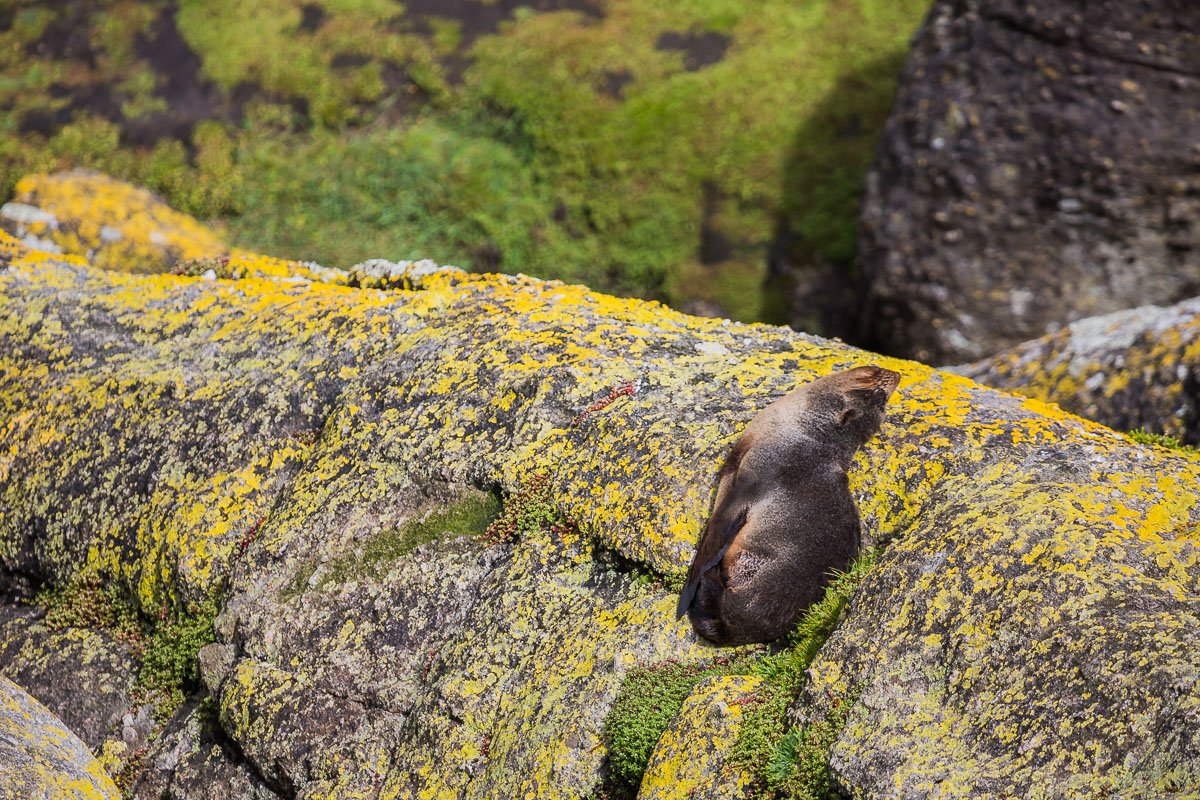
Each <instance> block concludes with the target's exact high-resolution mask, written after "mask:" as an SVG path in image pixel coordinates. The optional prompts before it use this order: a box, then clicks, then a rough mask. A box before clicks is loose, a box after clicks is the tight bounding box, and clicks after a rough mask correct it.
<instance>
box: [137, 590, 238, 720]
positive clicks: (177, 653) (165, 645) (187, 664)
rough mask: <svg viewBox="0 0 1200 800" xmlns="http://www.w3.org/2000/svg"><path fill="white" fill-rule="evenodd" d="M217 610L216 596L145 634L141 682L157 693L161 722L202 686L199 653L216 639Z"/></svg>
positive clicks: (156, 699) (156, 706) (156, 703)
mask: <svg viewBox="0 0 1200 800" xmlns="http://www.w3.org/2000/svg"><path fill="white" fill-rule="evenodd" d="M217 610H218V609H217V601H216V600H215V599H209V600H206V601H205V602H203V603H200V604H198V605H192V606H189V607H188V608H187V609H186V611H185V612H183V613H179V614H176V615H174V616H172V617H170V618H168V619H167V620H165V621H162V622H161V623H160V624H159V625H157V626H155V627H154V628H153V629H152V630H151V632H150V634H149V636H148V637H147V638H146V642H145V648H144V649H143V651H142V665H141V668H140V670H139V671H138V685H139V687H141V688H142V689H143V690H145V691H146V692H148V693H151V695H152V697H154V699H155V708H154V718H155V720H156V721H157V722H159V723H160V724H162V723H165V722H166V721H167V719H169V718H170V717H171V715H172V714H174V713H175V711H176V710H177V709H178V708H179V706H181V705H182V704H183V700H184V697H185V695H187V694H188V693H190V692H193V691H196V690H197V689H199V688H200V664H199V662H198V660H197V654H198V653H199V652H200V648H202V647H204V646H205V645H206V644H209V643H210V642H212V641H214V640H215V639H216V634H215V633H214V630H213V625H214V620H215V619H216V616H217Z"/></svg>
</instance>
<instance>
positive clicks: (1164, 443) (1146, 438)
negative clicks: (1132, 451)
mask: <svg viewBox="0 0 1200 800" xmlns="http://www.w3.org/2000/svg"><path fill="white" fill-rule="evenodd" d="M1125 435H1126V436H1128V437H1129V438H1130V439H1131V440H1132V441H1135V442H1137V443H1138V444H1148V445H1152V446H1155V447H1165V448H1167V449H1168V450H1179V451H1180V452H1183V453H1190V454H1192V455H1195V454H1196V453H1200V450H1197V449H1196V448H1195V447H1193V446H1192V445H1190V444H1184V443H1183V442H1181V441H1179V439H1177V438H1175V437H1174V436H1171V435H1169V434H1165V433H1150V432H1149V431H1147V430H1144V429H1143V428H1138V429H1136V430H1132V431H1130V432H1129V433H1127V434H1125Z"/></svg>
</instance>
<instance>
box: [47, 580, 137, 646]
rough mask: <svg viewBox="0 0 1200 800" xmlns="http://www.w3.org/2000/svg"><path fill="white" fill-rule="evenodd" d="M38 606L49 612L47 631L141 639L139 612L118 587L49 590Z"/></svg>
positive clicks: (89, 585)
mask: <svg viewBox="0 0 1200 800" xmlns="http://www.w3.org/2000/svg"><path fill="white" fill-rule="evenodd" d="M33 602H34V604H35V605H38V606H41V607H42V608H44V609H45V610H46V617H45V623H46V625H47V627H50V628H54V629H62V628H96V629H99V630H104V631H108V632H110V633H113V634H115V635H117V636H118V637H120V638H124V639H130V640H132V639H137V638H139V636H140V633H141V629H140V626H139V625H138V614H137V608H136V607H135V606H134V605H133V603H131V602H129V600H128V598H126V597H125V596H124V595H122V594H121V593H120V592H119V591H118V590H117V589H116V588H115V587H112V586H101V585H100V584H99V583H98V582H95V581H83V582H78V583H72V584H70V585H67V586H62V587H47V588H45V589H43V590H42V591H40V592H39V593H38V594H37V596H35V597H34V599H33Z"/></svg>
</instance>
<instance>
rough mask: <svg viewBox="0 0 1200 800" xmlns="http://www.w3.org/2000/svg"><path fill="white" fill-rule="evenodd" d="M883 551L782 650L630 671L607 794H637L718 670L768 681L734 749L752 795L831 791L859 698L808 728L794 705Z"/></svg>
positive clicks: (848, 577) (792, 798) (858, 565)
mask: <svg viewBox="0 0 1200 800" xmlns="http://www.w3.org/2000/svg"><path fill="white" fill-rule="evenodd" d="M877 556H878V550H876V549H871V550H866V551H864V552H863V553H862V555H861V556H860V557H859V558H858V559H857V560H856V561H855V562H854V563H853V564H852V565H851V566H850V568H849V569H848V570H847V571H846V572H845V573H844V574H840V575H838V576H837V577H836V578H835V580H834V581H833V582H832V583H831V584H830V585H829V587H828V588H827V589H826V591H825V595H824V597H823V598H822V599H821V600H820V601H819V602H818V603H816V604H814V605H813V606H811V607H810V608H809V609H808V610H807V611H805V613H804V615H803V616H802V617H801V619H800V621H799V623H797V625H796V628H795V630H794V631H793V632H792V633H791V635H790V636H789V637H788V645H787V647H786V648H784V649H783V650H782V651H780V652H777V653H774V654H771V655H766V656H762V657H758V656H755V655H753V654H751V655H738V656H735V657H728V656H725V657H721V658H718V659H715V660H713V661H712V662H707V663H691V664H681V663H679V662H675V661H666V662H662V663H660V664H653V665H648V666H640V667H636V668H634V669H632V670H630V671H629V673H628V674H627V675H626V677H625V680H624V681H623V683H622V684H621V689H620V691H619V692H618V694H617V698H616V700H615V701H614V702H613V707H612V709H611V711H610V712H609V716H608V719H607V720H606V721H605V724H604V732H603V736H604V740H605V743H606V744H607V745H608V748H609V755H608V765H609V770H610V776H611V777H610V782H609V785H607V786H606V787H605V788H604V794H605V795H606V796H607V797H610V798H614V799H616V798H631V797H634V796H635V795H636V794H637V789H638V786H639V785H640V783H641V779H642V774H643V773H644V772H645V770H646V765H647V764H648V763H649V760H650V755H651V753H652V752H653V751H654V747H655V745H656V744H657V743H658V740H659V739H660V738H661V737H662V734H663V732H664V731H665V730H666V729H667V726H668V725H669V724H670V723H671V720H672V719H674V718H675V715H676V714H678V713H679V710H680V708H681V707H682V706H683V702H684V700H686V699H687V697H688V695H690V694H691V692H692V690H693V689H694V688H695V687H696V686H697V684H699V683H700V682H701V681H702V680H704V679H705V678H708V677H711V676H716V675H743V674H754V675H758V676H760V677H762V678H763V681H764V685H763V687H762V688H761V689H760V690H759V691H758V701H759V702H756V703H753V704H749V705H748V706H747V710H746V712H745V716H744V719H743V724H742V728H741V730H740V731H739V734H738V739H737V742H736V744H735V745H734V748H733V750H732V752H731V759H732V760H733V762H734V763H736V764H738V765H739V766H741V767H742V768H744V769H746V770H747V771H748V772H749V774H751V775H752V776H754V784H753V787H752V791H751V795H750V796H751V797H752V798H755V799H756V800H767V799H768V798H787V799H788V800H816V799H817V798H825V797H828V796H830V793H831V791H832V789H831V786H830V778H829V751H830V749H831V748H832V746H833V743H834V742H835V741H836V740H837V736H838V733H839V732H840V730H841V728H842V726H843V725H844V724H845V721H846V717H847V715H848V714H849V711H850V709H851V708H852V707H853V705H854V698H853V697H844V698H837V699H835V701H834V704H833V708H832V710H831V711H830V712H829V713H828V714H827V716H826V717H825V718H824V719H823V720H821V721H819V722H816V723H814V724H813V725H810V726H808V727H805V728H796V727H792V726H790V725H789V724H788V722H787V710H788V707H789V706H790V705H791V704H792V702H793V701H794V700H795V698H796V696H797V695H798V694H799V692H800V690H801V688H802V687H803V686H804V683H805V681H806V680H807V670H808V668H809V666H810V665H811V664H812V662H813V659H815V658H816V656H817V653H818V652H819V651H820V649H821V647H822V646H823V645H824V644H825V642H826V640H827V639H828V638H829V636H830V635H831V634H832V633H833V631H834V630H835V629H836V628H837V624H838V622H839V620H840V619H841V616H842V613H843V612H844V610H845V609H846V606H847V605H848V604H849V602H850V599H851V598H852V597H853V596H854V592H855V591H856V590H857V589H858V587H859V586H860V585H861V584H862V581H863V579H865V578H866V576H867V575H868V574H869V573H870V571H871V568H872V567H873V566H874V564H875V559H876V558H877Z"/></svg>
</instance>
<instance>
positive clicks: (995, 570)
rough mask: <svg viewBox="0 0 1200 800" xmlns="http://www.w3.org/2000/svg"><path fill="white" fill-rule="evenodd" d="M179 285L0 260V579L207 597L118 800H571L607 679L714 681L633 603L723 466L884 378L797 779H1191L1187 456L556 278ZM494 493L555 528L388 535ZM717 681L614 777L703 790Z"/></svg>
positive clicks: (583, 790)
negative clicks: (173, 688)
mask: <svg viewBox="0 0 1200 800" xmlns="http://www.w3.org/2000/svg"><path fill="white" fill-rule="evenodd" d="M223 268H224V267H223ZM206 271H207V270H206ZM213 271H214V273H216V274H215V275H213V276H209V277H207V278H206V277H204V275H203V273H202V274H201V275H200V276H198V277H197V276H190V275H178V276H176V275H156V276H141V275H131V274H128V273H124V272H119V271H106V270H101V269H97V268H95V267H94V266H91V265H88V264H87V263H85V262H84V261H83V260H82V259H80V258H78V257H74V256H68V255H54V254H47V253H44V252H36V251H31V250H28V249H27V248H25V247H23V246H22V245H21V244H20V243H19V242H17V241H15V240H13V239H10V238H6V237H0V477H2V480H0V567H2V569H3V571H5V572H7V573H9V574H11V575H16V576H20V581H14V585H16V584H18V583H22V582H23V583H24V584H30V585H37V584H41V583H46V584H49V585H70V584H72V583H73V582H75V581H78V580H81V579H87V580H95V579H101V580H104V581H106V582H107V585H111V586H115V587H118V588H120V590H121V591H123V592H124V593H126V594H127V595H128V596H129V597H131V598H133V601H134V602H135V603H136V604H137V605H138V606H139V607H141V608H142V610H143V612H144V613H147V614H151V615H153V614H156V613H158V612H159V610H160V609H162V608H164V607H173V606H175V605H177V604H180V603H187V602H199V601H201V600H203V599H205V598H208V597H216V598H218V599H219V600H220V602H221V604H222V609H223V610H222V612H221V614H220V616H219V617H218V619H217V625H216V632H215V640H216V641H215V642H213V643H212V644H209V645H208V646H207V647H205V648H204V649H203V650H201V651H200V656H199V662H200V669H201V673H202V675H203V684H204V686H203V688H201V689H200V690H199V691H198V693H197V695H196V696H195V697H194V698H193V706H192V707H191V708H190V709H189V708H188V707H185V710H183V711H181V712H180V713H179V714H178V715H177V716H176V717H175V718H174V719H172V720H171V722H170V723H168V725H167V728H166V729H165V730H164V732H163V735H162V737H161V738H160V742H161V743H162V744H161V745H160V746H157V747H156V748H155V749H153V750H152V752H150V753H149V754H148V755H147V757H146V759H145V762H144V764H145V766H143V768H142V770H143V771H142V773H141V775H140V776H139V778H138V779H139V780H141V781H143V782H144V783H143V786H144V787H145V788H144V792H145V794H144V795H143V796H153V795H154V792H155V791H161V790H162V787H168V790H169V791H170V792H174V794H173V795H170V796H175V797H179V798H191V797H203V796H204V795H203V794H201V793H199V790H198V789H197V790H194V789H189V788H188V787H196V786H200V785H203V781H205V780H209V781H211V782H212V783H213V785H220V786H228V787H230V788H229V790H228V791H229V793H230V794H229V796H233V797H253V798H270V797H271V796H272V794H274V795H277V796H279V797H282V798H303V800H316V798H422V797H439V798H441V797H447V798H452V797H461V798H483V797H539V798H556V797H562V798H579V797H587V796H589V795H590V794H592V793H593V792H594V791H596V790H597V788H598V786H599V784H600V783H601V781H602V780H603V776H604V772H605V757H606V744H605V741H604V738H603V736H602V730H603V724H604V720H605V718H606V716H607V712H608V708H609V706H610V705H611V703H612V700H613V698H614V697H615V696H616V693H617V691H618V689H619V687H620V685H621V681H622V678H623V676H624V675H625V673H626V672H627V671H628V669H629V668H630V667H631V666H633V665H635V664H639V663H655V662H659V661H664V660H667V659H674V660H676V661H682V662H690V661H703V660H706V659H711V658H712V657H713V655H714V654H715V653H716V651H715V650H714V648H712V647H710V646H707V645H705V644H703V643H702V642H699V641H697V639H696V638H695V635H694V634H693V632H692V631H691V630H690V628H689V627H688V625H687V624H686V622H679V621H676V620H675V619H674V614H673V608H674V604H675V597H674V595H673V593H672V591H671V590H670V589H668V588H666V585H669V583H670V581H671V580H672V579H678V578H679V577H680V576H681V575H682V573H683V571H684V570H685V568H686V566H687V564H688V561H689V559H690V558H691V555H692V548H693V547H694V546H695V543H696V540H697V538H698V536H699V534H700V531H701V529H702V526H703V523H704V520H705V518H706V516H707V514H708V510H709V506H710V503H711V500H712V495H713V491H714V489H715V486H714V478H715V475H716V471H717V468H718V466H719V464H720V463H721V460H722V459H723V457H724V455H725V452H726V450H727V448H728V447H729V446H730V444H731V443H732V442H733V441H734V440H735V438H736V437H737V435H738V433H739V432H740V430H741V429H742V428H743V427H744V426H745V424H746V423H747V422H748V421H749V420H750V418H751V417H752V416H753V415H754V414H755V413H756V412H757V410H758V409H760V408H762V407H764V406H765V405H767V404H768V403H769V402H771V401H772V400H774V399H776V398H778V397H779V396H781V395H782V394H784V393H786V392H787V391H789V390H790V389H792V388H794V387H795V386H796V385H798V384H800V383H802V382H804V381H806V380H810V379H812V378H813V377H815V376H818V375H822V374H827V373H829V372H831V371H833V370H837V369H843V368H846V367H849V366H853V365H856V364H862V363H878V364H881V365H883V366H885V367H888V368H890V369H895V370H897V371H899V372H900V373H901V374H902V375H903V381H902V383H901V385H900V388H899V389H898V391H897V394H896V396H895V397H894V398H893V401H892V403H891V404H890V406H889V412H888V417H887V419H886V420H885V422H884V425H883V428H882V430H881V432H880V434H879V435H878V436H876V437H875V438H873V439H872V440H871V441H870V442H869V443H868V444H867V445H866V446H865V447H864V448H863V449H862V450H861V451H860V452H859V454H858V455H857V456H856V458H855V462H854V466H853V468H852V470H851V474H850V480H851V490H852V492H853V493H854V495H855V498H856V500H857V502H858V505H859V509H860V513H861V516H862V518H863V524H864V532H865V534H866V536H867V538H868V539H869V540H872V541H880V542H885V543H887V545H886V548H885V549H884V550H883V551H882V553H881V555H879V557H878V559H877V561H876V562H875V565H874V567H873V568H872V571H871V572H870V574H868V575H867V577H866V579H865V580H864V582H863V583H862V585H861V588H860V589H859V591H858V593H857V594H856V595H855V597H854V598H853V600H852V602H851V603H850V605H849V607H848V608H847V609H846V611H845V612H844V613H843V616H842V618H841V622H840V624H839V626H838V628H837V630H836V631H835V632H834V634H833V636H832V637H831V638H830V639H829V641H828V642H827V644H826V645H825V647H824V648H823V649H822V650H821V651H820V653H819V654H818V655H817V657H816V660H815V661H814V662H813V666H812V670H811V682H810V684H809V685H808V686H807V687H806V689H805V690H804V694H803V696H802V697H801V698H798V700H797V704H798V706H802V708H798V710H797V716H798V717H800V718H805V719H813V720H815V719H820V718H821V717H822V716H824V715H828V714H829V713H830V712H831V711H832V710H833V709H834V708H835V707H836V708H839V709H840V710H841V711H842V712H845V711H846V709H845V707H844V706H842V705H841V704H842V703H845V702H851V703H852V707H851V708H850V709H849V711H848V717H847V722H846V724H845V727H844V728H842V729H841V730H840V731H839V733H838V735H837V737H836V741H835V742H834V745H833V749H832V758H831V765H832V768H833V771H834V778H835V780H836V782H837V783H838V784H839V785H840V786H841V787H842V788H843V789H844V790H846V791H847V792H848V793H852V794H854V795H856V796H864V797H873V798H875V797H879V798H883V797H897V798H900V797H904V798H918V797H919V798H925V797H929V796H939V797H981V798H982V797H998V796H1004V795H1005V794H1007V795H1009V796H1014V797H1057V796H1062V793H1063V792H1067V793H1069V794H1073V795H1076V796H1109V797H1126V798H1144V797H1149V796H1154V797H1173V796H1174V797H1187V796H1192V795H1194V794H1195V793H1196V791H1198V790H1200V752H1198V750H1200V747H1198V745H1197V743H1198V742H1200V689H1198V688H1197V687H1198V686H1200V680H1198V679H1200V620H1198V619H1197V616H1196V615H1197V610H1196V609H1197V606H1196V597H1197V596H1198V595H1200V562H1198V558H1197V555H1198V552H1200V542H1198V535H1197V531H1200V502H1198V498H1197V494H1196V492H1195V487H1196V485H1197V482H1198V480H1200V460H1197V459H1196V458H1194V457H1192V456H1189V455H1187V454H1186V453H1179V452H1172V451H1167V450H1164V449H1161V448H1151V447H1144V446H1140V445H1136V444H1133V443H1131V442H1130V441H1129V440H1128V439H1126V438H1125V437H1124V436H1122V435H1120V434H1117V433H1115V432H1113V431H1112V430H1110V429H1108V428H1105V427H1102V426H1100V425H1098V424H1095V423H1092V422H1088V421H1085V420H1082V419H1080V418H1077V417H1074V416H1071V415H1070V414H1067V413H1065V412H1063V411H1061V410H1059V409H1058V408H1057V407H1054V406H1050V405H1047V404H1044V403H1042V402H1040V401H1037V400H1034V399H1028V398H1020V397H1014V396H1012V395H1008V394H1004V393H1001V392H999V391H995V390H992V389H987V388H984V387H982V386H980V385H978V384H975V383H973V382H971V381H969V380H967V379H965V378H962V377H959V376H956V375H952V374H948V373H945V372H939V371H936V370H934V369H932V368H930V367H927V366H923V365H921V364H917V363H914V362H905V361H899V360H895V359H889V358H884V357H880V356H875V355H872V354H870V353H866V352H863V351H860V350H856V349H854V348H851V347H849V346H846V345H844V344H841V343H837V342H828V341H822V340H819V339H815V338H813V337H809V336H805V335H802V334H797V333H795V332H792V331H790V330H788V329H785V328H774V327H768V326H762V325H740V324H734V323H729V322H724V321H719V320H705V319H698V318H693V317H689V316H686V315H684V314H680V313H678V312H675V311H671V310H669V309H667V308H664V307H663V306H660V305H657V304H654V303H646V302H640V301H631V300H622V299H617V298H613V297H607V296H604V295H601V294H597V293H594V292H591V291H588V290H587V289H584V288H582V287H578V286H568V285H563V284H559V283H552V282H542V281H538V280H533V279H530V278H525V277H521V276H498V275H467V274H465V273H462V272H459V271H456V270H432V269H428V268H425V267H422V266H420V265H402V264H401V265H394V266H393V267H389V268H387V269H382V268H380V266H379V265H374V266H373V267H372V268H371V269H370V270H366V269H364V270H359V271H357V272H356V271H353V270H352V271H350V272H349V273H339V277H337V282H333V281H321V280H313V279H311V278H310V277H305V276H304V275H300V276H294V277H278V276H269V275H265V274H260V273H240V274H242V275H243V277H240V278H236V279H235V275H236V274H239V273H232V274H231V273H224V272H222V271H221V270H218V269H216V268H214V269H213ZM226 275H228V277H226ZM538 476H542V477H538ZM532 485H543V486H545V487H546V488H545V495H544V498H545V502H546V503H548V504H550V505H551V506H553V508H554V509H555V510H556V511H557V512H558V513H560V514H561V515H562V516H563V517H565V518H566V519H568V520H570V523H571V524H568V525H564V526H559V527H557V528H554V529H549V528H547V529H543V530H541V531H540V532H536V533H529V534H527V535H524V536H521V537H519V538H517V539H516V540H515V541H512V542H499V541H493V540H488V539H486V538H485V537H482V536H479V535H478V533H479V531H474V532H472V531H452V532H450V533H447V534H445V535H442V536H438V537H432V538H428V539H422V540H421V541H419V542H418V541H415V540H414V541H411V542H408V539H407V538H406V537H409V536H410V535H411V534H410V532H411V531H412V530H413V528H412V525H413V524H414V523H415V522H419V521H421V520H425V519H428V518H429V516H428V515H429V514H431V513H442V512H445V511H446V510H448V509H455V508H461V507H463V506H464V504H470V503H473V502H477V501H478V500H479V498H481V497H486V496H487V495H488V494H490V493H492V492H495V491H499V492H500V493H501V494H502V495H503V496H504V497H505V500H506V502H507V503H509V504H514V503H516V502H517V500H518V498H520V497H522V496H523V495H522V493H523V492H527V491H528V490H529V487H530V486H532ZM647 576H649V578H650V579H648V580H647V579H646V578H647ZM655 576H658V579H656V578H655ZM743 678H744V680H742V681H738V680H733V679H730V680H728V681H717V682H715V683H706V684H703V685H702V686H701V687H700V688H698V689H697V694H696V695H695V696H694V697H693V698H692V700H691V701H689V704H686V705H685V711H684V712H683V713H682V715H681V716H680V717H679V718H677V720H676V721H675V723H674V724H673V726H672V727H671V729H670V732H669V733H668V736H667V737H664V740H663V741H662V742H661V743H660V745H661V746H660V749H659V752H658V753H656V754H655V755H654V756H653V757H652V759H651V762H652V772H651V777H652V778H654V776H658V775H688V776H692V777H691V778H689V780H695V781H699V780H700V779H699V778H698V777H695V776H700V775H704V774H706V773H707V774H711V775H712V780H713V781H714V783H715V782H717V781H718V780H719V779H720V768H719V767H716V766H714V765H716V764H719V763H721V759H720V758H719V756H718V757H717V758H714V750H713V748H712V747H709V746H708V745H707V744H706V737H705V734H704V731H706V730H708V729H709V727H711V726H710V723H711V722H712V718H711V717H710V716H709V711H708V710H706V709H714V708H720V707H721V704H722V703H724V705H725V707H726V708H729V707H730V704H731V703H733V702H734V701H735V700H736V699H737V698H738V697H740V696H742V695H743V694H744V692H745V691H746V681H751V680H752V679H753V676H743ZM206 698H208V699H206ZM722 735H725V734H722ZM134 785H135V787H136V786H138V783H137V782H136V781H135V784H134ZM652 786H653V781H652V782H651V788H648V789H647V791H648V792H650V791H652V790H653V789H652ZM155 787H158V788H155ZM169 787H174V788H169ZM1189 793H1190V794H1189Z"/></svg>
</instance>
